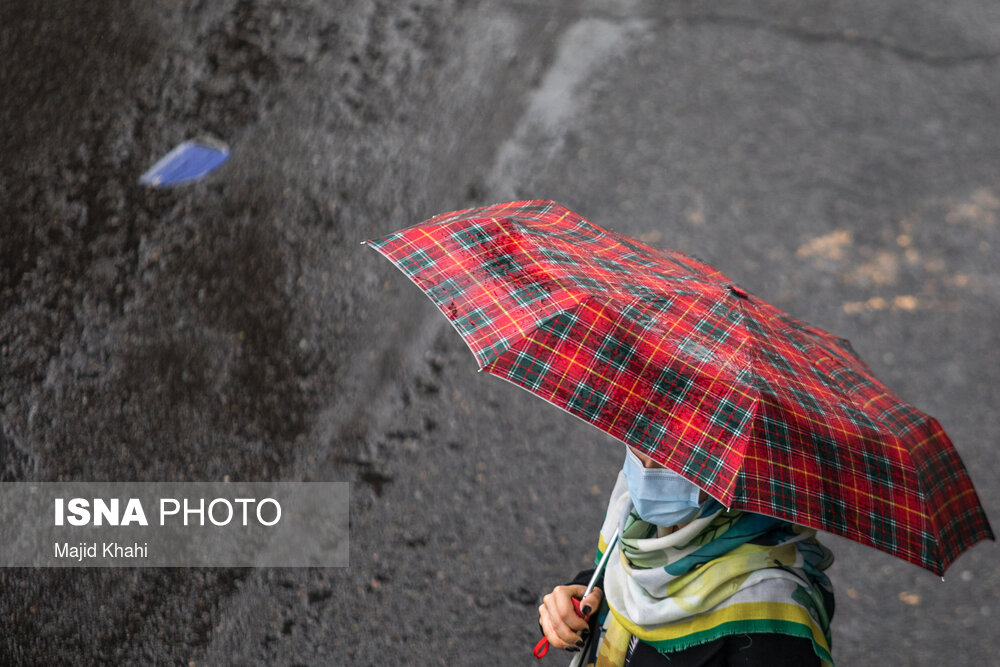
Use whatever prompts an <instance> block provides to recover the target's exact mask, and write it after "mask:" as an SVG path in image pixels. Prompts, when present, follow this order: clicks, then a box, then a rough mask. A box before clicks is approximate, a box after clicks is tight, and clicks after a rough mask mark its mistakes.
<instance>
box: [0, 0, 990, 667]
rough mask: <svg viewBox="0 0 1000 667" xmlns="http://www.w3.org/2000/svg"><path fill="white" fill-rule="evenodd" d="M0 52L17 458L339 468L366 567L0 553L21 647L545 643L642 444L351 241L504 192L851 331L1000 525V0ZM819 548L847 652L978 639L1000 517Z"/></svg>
mask: <svg viewBox="0 0 1000 667" xmlns="http://www.w3.org/2000/svg"><path fill="white" fill-rule="evenodd" d="M0 52H2V53H3V54H4V61H3V64H2V65H0V89H2V90H3V95H2V96H0V128H2V130H0V142H2V144H0V155H2V160H0V225H2V237H0V281H2V282H0V304H2V309H3V311H2V312H3V317H2V321H0V369H2V371H0V378H2V379H0V426H2V430H0V466H2V467H0V470H2V477H0V480H2V481H23V480H37V481H52V480H60V479H73V480H119V479H120V480H143V481H154V480H171V481H183V480H206V481H210V480H221V479H223V478H225V477H226V476H228V477H229V478H230V479H242V480H251V481H252V480H330V481H341V480H346V481H350V482H352V501H351V564H350V567H348V568H344V569H330V570H325V569H308V570H306V569H288V570H282V569H258V570H249V569H242V570H238V569H159V570H157V569H117V570H112V569H106V570H79V569H61V570H44V571H41V570H25V569H5V570H0V625H2V627H3V632H2V636H3V639H2V641H0V663H4V664H8V663H10V664H47V665H53V664H94V663H122V664H124V663H129V664H136V663H140V664H141V663H153V662H155V663H161V664H195V665H202V664H280V665H299V664H309V665H321V664H350V665H406V664H444V665H479V664H489V663H492V662H496V661H503V662H507V663H512V664H525V665H529V664H533V663H534V660H533V658H531V656H530V649H531V646H532V645H533V643H534V641H535V639H536V627H535V605H536V599H537V597H538V595H539V594H540V593H541V592H543V591H544V590H546V589H547V588H548V587H551V585H553V584H554V583H558V582H561V581H562V580H564V579H565V578H566V577H567V576H569V575H571V574H572V573H573V572H575V571H576V569H578V567H580V566H582V565H585V564H586V562H587V561H588V559H589V557H590V554H591V553H592V550H593V547H594V540H595V533H596V530H597V528H598V526H599V522H600V518H601V516H602V514H603V508H604V502H605V496H606V494H607V493H608V492H609V491H610V484H611V480H612V479H613V476H614V474H615V472H616V470H617V468H618V467H619V465H620V462H621V446H620V445H618V444H616V443H614V442H612V441H610V439H609V438H607V437H606V436H603V435H602V434H600V433H597V432H596V431H595V430H593V429H592V428H590V427H588V426H586V425H584V424H581V423H578V422H577V421H576V420H573V419H572V418H571V417H569V416H567V415H564V414H561V413H559V411H557V410H555V409H552V408H550V407H549V406H545V405H543V404H542V403H541V402H539V401H536V400H535V399H533V397H531V396H528V395H527V394H525V393H523V392H520V391H518V390H517V389H515V388H514V387H512V386H509V385H506V384H505V383H502V382H500V381H498V380H496V379H493V378H490V377H486V376H478V375H477V374H476V372H475V364H474V362H473V359H472V357H471V355H470V354H469V353H468V351H467V350H466V349H465V347H464V345H463V343H462V342H461V340H460V339H459V338H458V336H457V335H456V334H455V333H454V332H453V331H451V329H450V327H448V325H447V323H446V322H445V320H444V318H442V317H441V316H440V315H439V314H438V313H437V312H436V310H435V309H434V308H433V306H432V305H431V303H430V302H429V301H427V300H426V299H424V298H423V297H421V296H420V295H418V294H417V293H416V291H415V289H414V288H413V287H412V286H411V285H410V284H409V282H408V281H407V280H406V279H405V277H403V276H402V275H400V274H398V273H397V272H395V270H394V269H392V267H391V266H389V264H388V263H387V262H385V261H384V260H382V259H381V258H379V257H377V256H376V255H375V254H374V253H372V252H371V251H370V250H366V249H364V248H362V247H361V246H360V245H359V242H360V241H362V240H364V239H367V238H370V237H372V236H376V235H379V234H382V233H385V232H388V231H391V230H394V229H396V228H399V227H402V226H405V225H408V224H412V223H415V222H418V221H420V220H422V219H424V218H426V217H429V216H430V215H433V214H435V213H439V212H443V211H447V210H452V209H456V208H462V207H465V206H471V205H476V204H485V203H491V202H497V201H503V200H508V199H514V198H546V199H554V200H556V201H559V202H560V203H563V204H564V205H566V206H568V207H570V208H572V209H574V210H576V211H578V212H580V213H581V214H583V215H584V216H586V217H588V218H589V219H591V220H593V221H594V222H596V223H597V224H600V225H604V226H607V227H611V228H614V229H616V230H619V231H622V232H624V233H627V234H631V235H634V236H637V237H640V238H643V239H644V240H646V241H648V242H651V243H654V244H660V245H666V246H671V247H676V248H678V249H681V250H684V251H686V252H689V253H692V254H695V255H698V256H699V257H701V258H703V259H705V260H706V261H708V262H710V263H712V264H714V265H716V266H718V267H719V268H720V269H721V270H723V271H724V272H725V273H727V274H728V275H730V276H731V277H733V278H734V279H736V280H737V281H739V282H740V283H741V284H742V285H743V286H744V287H746V288H747V289H748V290H750V291H752V292H754V293H755V294H757V295H758V296H760V297H762V298H765V299H767V300H770V301H772V302H774V303H776V304H777V305H779V306H780V307H782V308H784V309H786V310H788V311H789V312H791V313H793V314H794V315H796V316H798V317H800V318H802V319H805V320H807V321H809V322H811V323H813V324H816V325H819V326H822V327H824V328H827V329H829V330H831V331H834V332H836V333H837V334H839V335H842V336H844V337H847V338H850V339H851V340H852V342H853V343H854V346H855V348H856V349H857V350H858V351H859V353H860V354H861V355H862V356H863V357H864V358H865V359H866V360H867V361H868V362H869V364H870V365H871V366H872V367H873V369H874V370H875V371H876V372H877V373H878V374H879V375H880V376H881V377H882V378H883V379H884V380H885V381H886V382H887V384H889V385H890V386H892V387H894V388H896V389H897V391H898V393H899V394H900V395H901V396H902V397H903V398H905V399H907V400H909V401H911V402H913V403H914V404H916V405H918V406H919V407H921V408H923V409H925V410H926V411H927V412H929V413H931V414H933V415H935V416H936V417H937V418H938V419H939V420H940V421H941V422H942V424H943V425H944V426H945V428H946V429H947V430H948V432H949V433H950V434H951V436H952V438H953V440H954V441H955V442H956V444H957V446H958V449H959V451H960V452H961V454H962V456H963V458H964V460H965V462H966V464H967V466H968V467H969V469H970V472H971V475H972V478H973V481H974V482H975V483H976V485H977V488H978V489H979V492H980V496H981V498H982V501H983V504H984V505H985V507H986V510H987V513H988V514H989V515H990V516H991V517H992V518H994V519H996V518H997V516H1000V465H998V463H997V461H996V457H995V456H994V455H993V452H994V451H995V445H996V442H997V434H998V432H1000V429H998V422H1000V417H998V413H997V411H996V410H995V406H997V405H998V403H1000V395H998V392H1000V390H998V387H1000V370H998V363H997V362H998V354H1000V352H998V347H1000V346H998V344H997V343H998V342H1000V341H998V335H997V333H996V332H997V326H998V324H1000V310H998V305H1000V268H998V266H997V261H996V258H997V252H998V249H1000V224H998V216H1000V126H998V123H997V114H996V110H997V108H998V107H1000V69H998V65H1000V10H998V9H997V6H996V5H995V3H992V2H988V1H980V2H976V1H973V0H969V1H962V2H952V3H946V4H942V3H911V2H895V1H894V2H888V3H881V4H880V5H879V6H878V8H877V9H875V8H872V7H871V6H869V3H862V2H836V3H827V2H795V3H791V2H781V1H777V0H775V1H770V2H766V1H757V2H747V3H739V5H738V6H736V5H733V6H729V5H727V6H720V7H715V8H706V7H704V6H703V3H693V2H653V1H641V0H622V1H618V2H612V1H610V0H605V1H599V0H586V1H583V2H573V1H570V0H564V1H560V2H548V3H538V2H499V1H495V2H489V1H485V0H484V1H481V2H475V1H471V0H470V1H465V2H463V1H461V0H414V1H412V2H405V3H395V2H319V1H318V0H317V1H312V2H309V1H304V2H296V3H282V2H270V3H268V2H259V1H250V0H241V1H233V0H226V1H224V2H223V1H220V2H192V3H186V4H185V5H184V6H180V4H179V3H167V2H156V3H138V2H136V3H129V2H111V1H109V2H101V3H86V4H84V3H72V4H70V3H62V2H55V1H50V2H41V3H39V2H20V1H13V0H12V1H10V2H7V3H4V4H3V5H2V6H0ZM199 134H208V135H212V136H215V137H218V138H220V139H222V140H224V141H226V142H227V143H228V144H229V145H230V146H231V148H232V151H233V157H232V159H231V160H230V162H229V163H228V164H227V165H225V166H224V167H223V168H222V169H221V170H220V171H219V172H217V173H216V174H214V175H213V176H211V177H210V178H209V179H207V180H206V181H204V182H202V183H199V184H197V185H195V186H192V187H189V188H186V189H183V190H176V191H170V192H152V191H148V190H145V189H143V188H140V187H139V186H138V185H137V184H136V181H137V177H138V175H139V174H140V173H141V172H142V171H143V170H144V169H145V168H146V167H148V166H149V164H151V163H152V161H153V160H155V158H156V157H158V156H159V155H161V154H163V153H164V152H166V151H167V150H168V149H169V148H170V147H172V146H173V145H174V144H176V143H177V142H179V141H181V140H183V139H186V138H189V137H192V136H197V135H199ZM828 543H829V544H830V545H831V546H832V547H833V548H834V550H835V552H836V554H837V557H838V561H837V563H836V565H835V566H834V568H833V569H832V571H831V576H832V578H833V581H834V585H835V587H836V592H837V604H838V609H837V614H836V618H835V621H834V656H835V658H836V659H837V662H838V664H839V665H861V666H864V665H887V664H892V665H928V666H930V665H934V666H938V665H987V664H996V658H995V651H994V650H993V649H992V647H991V645H990V644H991V641H992V640H991V638H992V636H993V633H994V629H995V626H996V620H995V616H996V615H998V614H1000V605H998V603H997V600H998V599H1000V598H998V594H1000V570H998V568H997V566H996V558H997V550H996V545H995V544H993V543H985V544H980V545H978V546H976V547H974V548H973V549H972V551H971V552H969V553H968V554H966V555H965V556H963V557H962V558H960V559H959V560H958V561H957V562H956V563H955V564H954V565H953V566H952V568H951V569H950V570H949V572H948V574H947V580H946V582H945V583H943V584H942V583H941V582H940V581H939V580H938V579H937V578H936V577H934V576H933V575H931V574H929V573H927V572H924V571H921V570H919V569H917V568H916V567H914V566H911V565H908V564H906V563H903V562H901V561H896V560H895V559H892V558H890V557H888V556H885V555H883V554H881V553H878V552H875V551H873V550H869V549H866V548H863V547H860V546H856V545H853V544H850V543H847V542H845V541H844V540H840V539H835V538H832V537H830V538H828ZM547 660H548V661H549V662H552V663H556V662H557V661H558V657H556V658H553V657H550V658H548V659H547Z"/></svg>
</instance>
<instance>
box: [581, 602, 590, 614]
mask: <svg viewBox="0 0 1000 667" xmlns="http://www.w3.org/2000/svg"><path fill="white" fill-rule="evenodd" d="M580 611H581V612H582V613H583V615H584V616H590V605H589V604H588V605H584V607H583V609H581V610H580Z"/></svg>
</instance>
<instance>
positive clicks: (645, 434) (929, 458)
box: [369, 201, 993, 574]
mask: <svg viewBox="0 0 1000 667" xmlns="http://www.w3.org/2000/svg"><path fill="white" fill-rule="evenodd" d="M369 244H370V245H371V246H372V247H374V248H375V249H376V250H378V251H379V252H380V253H381V254H383V255H384V256H385V257H387V258H388V259H389V260H390V261H392V262H393V264H395V265H396V266H397V267H398V268H399V269H400V270H402V271H403V272H404V273H405V274H406V275H407V276H409V277H410V279H411V280H412V281H413V282H414V283H415V284H416V285H417V286H418V287H419V288H420V289H421V290H423V291H424V292H425V293H426V294H427V295H428V296H429V297H430V298H431V299H432V300H433V301H434V303H435V304H436V305H437V306H438V308H440V309H441V311H442V312H443V313H444V314H445V316H446V317H447V318H448V319H449V320H450V321H451V323H452V324H453V325H454V326H455V328H456V329H457V330H458V332H459V333H460V334H461V335H462V338H463V339H465V342H466V343H467V344H468V346H469V347H470V348H471V350H472V352H473V354H474V355H475V356H476V360H477V361H478V363H479V366H480V368H481V369H482V370H485V371H487V372H489V373H491V374H493V375H497V376H499V377H501V378H503V379H505V380H509V381H510V382H513V383H514V384H516V385H518V386H520V387H523V388H525V389H527V390H528V391H530V392H532V393H534V394H536V395H538V396H541V397H542V398H544V399H545V400H547V401H549V402H550V403H553V404H554V405H557V406H558V407H560V408H563V409H564V410H567V411H568V412H570V413H572V414H574V415H576V416H577V417H580V418H581V419H584V420H585V421H588V422H590V423H591V424H593V425H595V426H597V427H598V428H600V429H601V430H603V431H606V432H607V433H610V434H611V435H612V436H614V437H616V438H618V439H619V440H621V441H623V442H625V443H627V444H629V445H632V446H634V447H637V448H639V449H641V450H642V451H645V452H646V453H647V454H648V455H649V456H650V457H652V458H653V459H655V460H656V461H659V462H660V463H662V464H663V465H665V466H667V467H669V468H671V469H673V470H675V471H676V472H678V473H680V474H681V475H683V476H684V477H686V478H687V479H689V480H691V481H693V482H695V483H696V484H698V485H699V486H700V487H701V488H703V489H704V490H705V491H706V492H707V493H709V494H710V495H712V496H713V497H715V498H716V499H718V500H719V501H721V502H722V503H723V504H725V505H726V506H727V507H733V508H738V509H743V510H748V511H751V512H758V513H761V514H767V515H770V516H774V517H779V518H781V519H785V520H788V521H791V522H794V523H797V524H801V525H806V526H810V527H813V528H817V529H822V530H826V531H829V532H832V533H836V534H838V535H843V536H845V537H847V538H849V539H852V540H856V541H858V542H861V543H863V544H868V545H870V546H873V547H876V548H878V549H881V550H883V551H886V552H888V553H890V554H893V555H895V556H898V557H900V558H903V559H905V560H908V561H910V562H913V563H916V564H917V565H920V566H923V567H925V568H927V569H929V570H931V571H933V572H935V573H938V574H941V573H943V572H944V570H945V568H947V567H948V565H949V564H950V563H951V562H952V561H953V560H954V559H955V558H956V557H958V555H959V554H961V553H962V552H963V551H965V550H966V549H967V548H969V547H970V546H972V545H973V544H975V543H976V542H978V541H979V540H982V539H986V538H989V539H993V533H992V530H991V529H990V525H989V522H988V520H987V519H986V514H985V512H984V511H983V509H982V507H981V506H980V503H979V498H978V496H977V495H976V491H975V489H974V488H973V486H972V482H971V481H970V479H969V477H968V474H967V472H966V470H965V467H964V465H963V464H962V461H961V459H960V458H959V455H958V452H957V451H956V450H955V448H954V446H953V445H952V443H951V441H950V440H949V439H948V436H947V435H945V432H944V431H943V430H942V428H941V426H940V425H939V424H938V422H937V421H935V420H934V419H933V418H931V417H930V416H928V415H926V414H924V413H922V412H920V411H919V410H917V409H916V408H913V407H911V406H909V405H907V404H905V403H904V402H903V401H901V400H900V399H899V398H898V397H896V396H895V395H894V394H893V393H892V392H891V391H890V390H889V389H887V388H886V387H885V386H884V385H883V384H882V383H880V382H879V381H878V380H877V379H876V378H875V377H874V376H873V375H872V373H871V370H870V369H869V368H868V367H867V366H866V365H865V363H864V362H863V361H861V359H859V358H858V356H857V355H856V354H855V353H854V351H853V350H852V349H851V346H850V344H849V343H848V342H847V341H846V340H844V339H842V338H837V337H835V336H833V335H831V334H829V333H827V332H825V331H822V330H820V329H817V328H815V327H812V326H809V325H808V324H805V323H803V322H800V321H798V320H795V319H793V318H791V317H789V316H788V315H786V314H785V313H783V312H782V311H780V310H778V309H777V308H775V307H774V306H771V305H769V304H767V303H765V302H763V301H761V300H759V299H757V298H756V297H754V296H752V295H751V294H748V293H747V292H746V291H744V290H743V289H741V288H739V287H737V286H736V285H735V284H734V283H733V282H732V281H731V280H729V279H728V278H726V276H724V275H723V274H721V273H720V272H719V271H717V270H715V269H714V268H712V267H711V266H708V265H707V264H704V263H702V262H700V261H698V260H696V259H693V258H691V257H688V256H686V255H683V254H681V253H679V252H676V251H673V250H657V249H655V248H652V247H649V246H647V245H645V244H643V243H640V242H639V241H636V240H634V239H631V238H629V237H626V236H623V235H621V234H617V233H615V232H612V231H608V230H605V229H602V228H600V227H598V226H597V225H594V224H593V223H590V222H588V221H587V220H584V219H583V218H582V217H580V216H579V215H577V214H575V213H573V212H572V211H569V210H567V209H565V208H563V207H561V206H559V205H557V204H554V203H552V202H546V201H526V202H511V203H507V204H499V205H496V206H490V207H484V208H477V209H468V210H463V211H456V212H453V213H445V214H443V215H439V216H436V217H434V218H431V219H430V220H428V221H426V222H424V223H421V224H419V225H416V226H414V227H410V228H407V229H404V230H402V231H399V232H396V233H393V234H389V235H388V236H384V237H382V238H379V239H375V240H372V241H370V242H369Z"/></svg>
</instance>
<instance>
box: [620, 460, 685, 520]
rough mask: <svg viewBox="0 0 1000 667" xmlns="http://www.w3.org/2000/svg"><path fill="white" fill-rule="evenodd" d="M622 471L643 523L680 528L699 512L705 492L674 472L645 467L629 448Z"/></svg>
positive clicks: (633, 503) (666, 469)
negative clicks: (680, 525)
mask: <svg viewBox="0 0 1000 667" xmlns="http://www.w3.org/2000/svg"><path fill="white" fill-rule="evenodd" d="M622 472H624V473H625V480H626V481H627V482H628V493H629V496H631V497H632V505H633V506H634V507H635V511H636V513H637V514H638V515H639V518H640V519H642V520H643V521H648V522H649V523H651V524H654V525H656V526H676V525H677V524H680V523H686V522H688V521H690V520H691V519H693V518H694V516H695V515H696V514H697V513H698V507H699V502H698V496H699V494H700V493H701V490H700V489H699V488H698V487H697V486H695V485H694V484H693V483H691V482H689V481H688V480H686V479H684V478H683V477H681V476H680V475H678V474H677V473H675V472H674V471H673V470H669V469H668V468H645V467H643V465H642V461H640V460H639V457H638V456H636V455H635V454H634V453H633V452H632V450H631V449H629V448H628V447H626V448H625V465H624V466H622Z"/></svg>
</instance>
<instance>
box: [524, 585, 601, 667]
mask: <svg viewBox="0 0 1000 667" xmlns="http://www.w3.org/2000/svg"><path fill="white" fill-rule="evenodd" d="M571 599H572V601H573V611H575V612H576V615H577V616H579V617H580V618H582V619H583V620H587V619H588V618H590V617H589V616H584V615H583V612H581V611H580V601H579V600H577V599H576V598H571ZM548 652H549V638H548V637H542V638H541V639H539V640H538V643H537V644H535V650H534V651H532V654H533V655H534V656H535V657H536V658H538V659H539V660H541V659H542V658H544V657H545V656H546V655H547V654H548Z"/></svg>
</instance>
